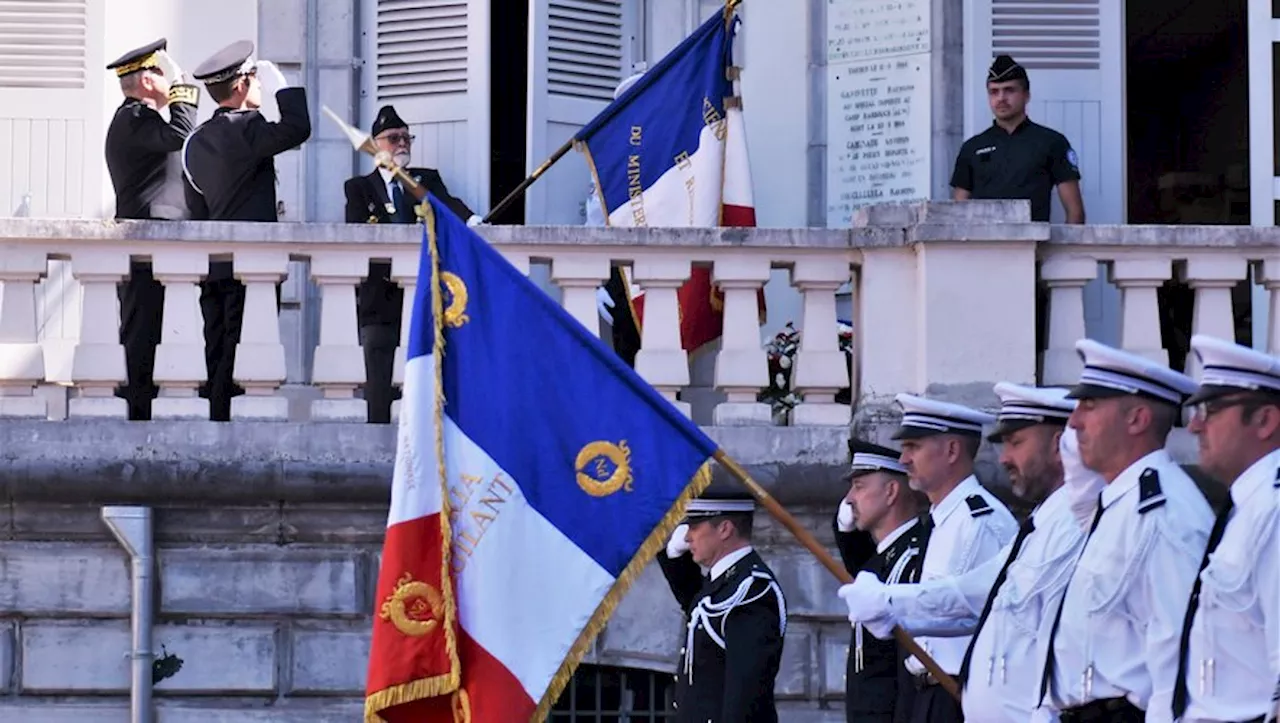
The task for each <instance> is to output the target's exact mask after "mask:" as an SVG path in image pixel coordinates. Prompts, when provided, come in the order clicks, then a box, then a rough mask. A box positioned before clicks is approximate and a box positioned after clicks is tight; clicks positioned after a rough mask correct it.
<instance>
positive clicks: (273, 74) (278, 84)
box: [253, 60, 289, 95]
mask: <svg viewBox="0 0 1280 723" xmlns="http://www.w3.org/2000/svg"><path fill="white" fill-rule="evenodd" d="M253 68H254V70H255V71H257V74H258V81H259V82H260V83H262V91H263V92H264V93H268V94H270V95H275V94H276V92H277V91H280V90H284V89H285V88H288V87H289V81H287V80H285V77H284V73H281V72H280V69H279V68H277V67H276V64H275V63H273V62H271V61H270V60H259V61H257V62H256V63H254V64H253Z"/></svg>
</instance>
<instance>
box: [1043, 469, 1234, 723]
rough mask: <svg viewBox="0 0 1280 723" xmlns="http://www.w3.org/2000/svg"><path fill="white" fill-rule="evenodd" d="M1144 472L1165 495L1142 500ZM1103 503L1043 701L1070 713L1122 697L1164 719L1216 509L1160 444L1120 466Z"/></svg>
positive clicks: (1074, 583)
mask: <svg viewBox="0 0 1280 723" xmlns="http://www.w3.org/2000/svg"><path fill="white" fill-rule="evenodd" d="M1148 470H1150V471H1151V472H1153V473H1154V474H1156V475H1158V479H1159V490H1160V494H1159V495H1155V496H1152V497H1151V498H1149V499H1143V498H1142V497H1143V495H1142V494H1141V488H1142V487H1143V485H1142V483H1141V478H1142V476H1143V475H1144V474H1146V473H1147V471H1148ZM1100 501H1101V503H1102V516H1101V518H1100V519H1099V520H1098V525H1097V527H1096V529H1094V531H1093V534H1092V535H1091V536H1088V537H1087V541H1086V543H1085V545H1084V551H1083V552H1082V553H1081V555H1080V560H1079V562H1078V563H1077V564H1076V568H1075V572H1074V574H1073V575H1072V577H1071V581H1070V583H1069V584H1068V585H1067V591H1066V594H1065V595H1064V597H1063V602H1062V619H1061V623H1060V625H1059V627H1058V632H1057V635H1056V636H1054V638H1053V650H1052V651H1050V652H1051V653H1052V655H1053V656H1054V669H1053V679H1052V681H1051V686H1050V689H1049V691H1048V692H1047V693H1046V695H1045V699H1044V702H1045V704H1046V705H1048V706H1049V707H1050V708H1052V709H1056V710H1066V709H1068V708H1074V707H1077V706H1081V705H1084V704H1085V703H1089V702H1091V701H1095V700H1105V699H1108V698H1121V697H1124V698H1128V699H1129V702H1131V703H1133V704H1134V705H1136V706H1137V707H1139V708H1141V709H1143V710H1145V711H1146V712H1147V717H1146V719H1147V721H1148V722H1149V723H1166V722H1167V721H1169V720H1170V719H1171V718H1172V716H1173V708H1172V705H1173V700H1172V698H1173V681H1174V679H1175V678H1176V677H1177V673H1178V655H1179V643H1180V639H1181V637H1182V619H1183V616H1184V614H1185V612H1186V607H1187V598H1188V597H1189V596H1190V594H1191V585H1192V584H1193V583H1194V582H1195V578H1196V575H1197V574H1198V573H1199V570H1200V559H1201V558H1202V557H1203V556H1204V549H1205V545H1206V544H1207V543H1208V539H1209V531H1210V530H1211V529H1212V528H1213V517H1214V515H1213V510H1212V509H1210V507H1209V503H1208V502H1206V501H1205V499H1204V495H1203V494H1202V493H1201V492H1200V490H1199V488H1197V487H1196V484H1195V482H1193V481H1192V480H1191V478H1190V477H1188V476H1187V473H1186V472H1184V471H1182V468H1181V467H1179V466H1178V464H1177V463H1176V462H1174V461H1173V459H1172V458H1171V457H1170V456H1169V453H1168V452H1166V451H1164V450H1163V449H1161V450H1157V451H1155V452H1152V453H1151V454H1148V455H1147V456H1145V457H1143V458H1142V459H1139V460H1138V461H1136V462H1134V463H1133V464H1132V465H1130V466H1129V467H1128V469H1126V470H1125V471H1124V472H1121V473H1120V475H1119V476H1118V477H1116V478H1115V480H1113V481H1112V482H1111V483H1110V484H1109V485H1107V486H1106V488H1105V489H1103V490H1102V494H1101V495H1100ZM1055 615H1056V611H1055ZM1051 627H1052V623H1051V624H1050V628H1051ZM1046 640H1047V636H1046Z"/></svg>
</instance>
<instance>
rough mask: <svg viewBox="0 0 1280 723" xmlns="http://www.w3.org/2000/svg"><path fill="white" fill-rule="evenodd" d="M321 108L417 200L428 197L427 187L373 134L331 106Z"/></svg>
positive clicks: (352, 141)
mask: <svg viewBox="0 0 1280 723" xmlns="http://www.w3.org/2000/svg"><path fill="white" fill-rule="evenodd" d="M320 109H321V110H323V111H324V113H325V115H327V116H329V118H331V119H332V120H333V122H334V123H337V124H338V127H339V128H341V129H342V132H343V133H345V134H346V136H347V140H349V141H351V145H352V146H354V147H355V149H356V150H357V151H364V152H365V153H368V154H369V155H371V156H373V160H374V163H376V164H378V165H379V166H382V167H383V168H385V169H387V170H388V171H391V173H393V174H395V176H396V178H399V179H400V182H401V183H402V184H404V187H405V188H406V189H408V191H409V193H410V195H412V196H413V197H414V198H416V199H417V200H419V201H421V200H422V199H423V198H425V197H426V193H427V191H426V189H425V188H424V187H423V186H422V185H421V184H420V183H418V181H417V179H415V178H413V177H412V176H410V175H409V174H407V173H405V172H404V169H403V168H401V167H400V166H398V165H396V162H395V160H394V159H392V157H391V154H390V153H387V152H386V151H382V150H379V149H378V146H377V145H375V144H374V142H373V137H372V136H370V135H369V134H368V133H365V132H363V131H361V130H360V129H359V128H355V127H353V126H352V125H351V124H349V123H347V122H346V121H344V120H342V119H341V118H339V117H338V114H337V113H334V112H333V111H331V110H329V106H327V105H322V106H320Z"/></svg>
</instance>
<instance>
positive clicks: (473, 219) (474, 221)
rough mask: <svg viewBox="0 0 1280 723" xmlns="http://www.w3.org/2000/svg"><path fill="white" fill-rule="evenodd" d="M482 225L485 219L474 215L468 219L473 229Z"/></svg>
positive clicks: (468, 223)
mask: <svg viewBox="0 0 1280 723" xmlns="http://www.w3.org/2000/svg"><path fill="white" fill-rule="evenodd" d="M482 223H484V219H483V218H481V217H480V216H478V215H477V214H474V213H473V214H471V218H469V219H467V225H468V226H470V227H471V228H475V227H476V226H479V225H480V224H482Z"/></svg>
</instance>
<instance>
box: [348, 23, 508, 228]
mask: <svg viewBox="0 0 1280 723" xmlns="http://www.w3.org/2000/svg"><path fill="white" fill-rule="evenodd" d="M366 7H368V8H369V11H368V12H369V13H370V14H371V16H366V18H365V20H366V27H370V28H372V32H370V33H368V34H367V38H368V40H367V42H368V43H369V44H368V45H367V46H366V53H365V57H366V58H367V59H368V67H369V71H370V72H369V75H368V78H369V82H368V83H367V85H366V89H367V90H366V97H365V103H364V106H363V112H362V114H361V117H362V120H363V122H362V124H361V125H362V126H363V127H364V129H365V130H368V129H369V126H370V125H371V124H372V123H373V119H374V118H375V117H376V116H377V113H378V109H379V108H381V107H382V106H383V105H387V104H390V105H394V106H395V108H396V112H397V113H399V114H400V117H401V118H403V119H404V120H405V122H406V123H408V124H409V127H410V132H412V133H413V134H414V135H415V136H416V139H415V140H414V144H413V162H414V164H415V165H419V166H428V167H431V168H436V169H439V171H440V173H441V175H442V176H443V178H444V181H445V184H446V185H447V186H448V187H449V190H450V192H452V193H453V195H455V196H458V197H459V198H461V199H462V200H463V201H465V202H466V203H467V205H468V206H470V207H471V208H473V209H475V210H476V211H477V212H478V213H483V212H484V210H485V209H487V208H488V204H489V78H488V76H489V27H488V25H489V13H490V10H489V2H488V1H487V0H376V2H371V3H367V4H366Z"/></svg>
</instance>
